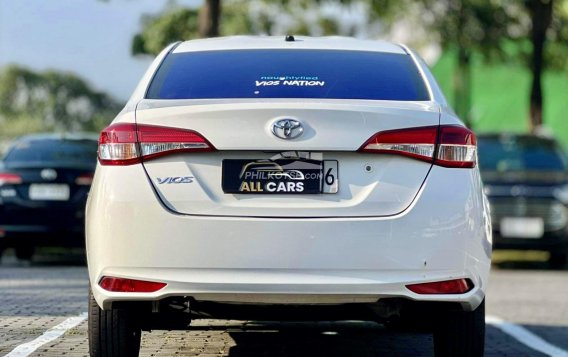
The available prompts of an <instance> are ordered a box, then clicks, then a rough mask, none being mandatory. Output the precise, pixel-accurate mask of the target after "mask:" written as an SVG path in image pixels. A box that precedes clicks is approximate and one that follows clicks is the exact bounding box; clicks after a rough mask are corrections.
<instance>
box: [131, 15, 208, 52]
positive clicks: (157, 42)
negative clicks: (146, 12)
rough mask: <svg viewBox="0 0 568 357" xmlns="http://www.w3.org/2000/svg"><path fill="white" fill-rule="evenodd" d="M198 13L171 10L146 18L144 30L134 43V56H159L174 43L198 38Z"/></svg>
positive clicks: (136, 36)
mask: <svg viewBox="0 0 568 357" xmlns="http://www.w3.org/2000/svg"><path fill="white" fill-rule="evenodd" d="M197 16H198V12H197V10H195V9H186V8H177V7H175V8H170V9H168V10H166V12H164V13H163V14H161V15H159V16H155V17H149V16H146V17H145V18H144V19H143V20H142V21H143V24H144V26H143V27H144V30H143V31H142V32H141V33H139V34H137V35H135V36H134V39H133V41H132V54H134V55H138V54H154V55H156V54H158V53H160V51H161V50H162V49H163V48H164V47H166V46H167V45H169V44H170V43H172V42H175V41H179V40H191V39H194V38H197V37H198V31H197V25H198V19H197Z"/></svg>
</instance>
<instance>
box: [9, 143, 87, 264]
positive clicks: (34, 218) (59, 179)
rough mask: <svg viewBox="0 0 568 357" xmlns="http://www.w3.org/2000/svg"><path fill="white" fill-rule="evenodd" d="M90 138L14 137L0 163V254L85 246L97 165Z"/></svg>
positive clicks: (25, 254) (23, 256) (23, 255)
mask: <svg viewBox="0 0 568 357" xmlns="http://www.w3.org/2000/svg"><path fill="white" fill-rule="evenodd" d="M96 152H97V138H96V136H93V135H90V134H66V135H63V134H37V135H29V136H25V137H22V138H20V139H18V140H17V141H16V142H15V143H14V144H13V145H12V146H11V147H10V148H9V149H8V151H7V153H6V155H5V156H4V158H3V160H2V161H1V162H0V250H2V249H5V248H9V247H13V248H15V251H16V255H17V256H18V258H21V259H29V258H31V256H32V255H33V252H34V249H35V247H36V246H65V247H81V246H84V238H83V235H84V209H85V203H86V200H87V194H88V192H89V188H90V185H91V182H92V180H93V174H94V171H95V166H96V162H97V159H96V157H97V154H96Z"/></svg>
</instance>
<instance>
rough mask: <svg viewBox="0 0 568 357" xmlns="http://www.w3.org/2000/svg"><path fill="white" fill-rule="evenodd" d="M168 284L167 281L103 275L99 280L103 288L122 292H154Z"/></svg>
mask: <svg viewBox="0 0 568 357" xmlns="http://www.w3.org/2000/svg"><path fill="white" fill-rule="evenodd" d="M166 285H167V284H166V283H159V282H155V281H144V280H135V279H125V278H116V277H112V276H103V278H102V279H101V281H100V282H99V286H100V287H101V288H103V289H105V290H107V291H114V292H120V293H153V292H155V291H158V290H160V289H162V288H163V287H165V286H166Z"/></svg>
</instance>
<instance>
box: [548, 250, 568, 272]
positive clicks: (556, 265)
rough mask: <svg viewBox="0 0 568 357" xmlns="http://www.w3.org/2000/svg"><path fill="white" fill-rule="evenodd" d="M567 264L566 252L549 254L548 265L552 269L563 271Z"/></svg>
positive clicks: (567, 255)
mask: <svg viewBox="0 0 568 357" xmlns="http://www.w3.org/2000/svg"><path fill="white" fill-rule="evenodd" d="M566 263H568V253H566V252H550V257H549V258H548V264H549V265H550V267H551V268H552V269H563V268H564V267H566Z"/></svg>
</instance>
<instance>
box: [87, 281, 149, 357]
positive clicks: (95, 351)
mask: <svg viewBox="0 0 568 357" xmlns="http://www.w3.org/2000/svg"><path fill="white" fill-rule="evenodd" d="M141 333H142V331H141V329H140V326H139V324H138V322H137V320H136V315H135V314H133V313H132V311H129V310H126V309H110V310H102V309H101V308H100V307H99V305H98V304H97V302H96V301H95V298H94V297H93V293H92V292H89V354H90V355H91V356H92V357H95V356H96V357H103V356H104V357H111V356H123V357H131V356H138V354H139V352H140V337H141Z"/></svg>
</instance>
